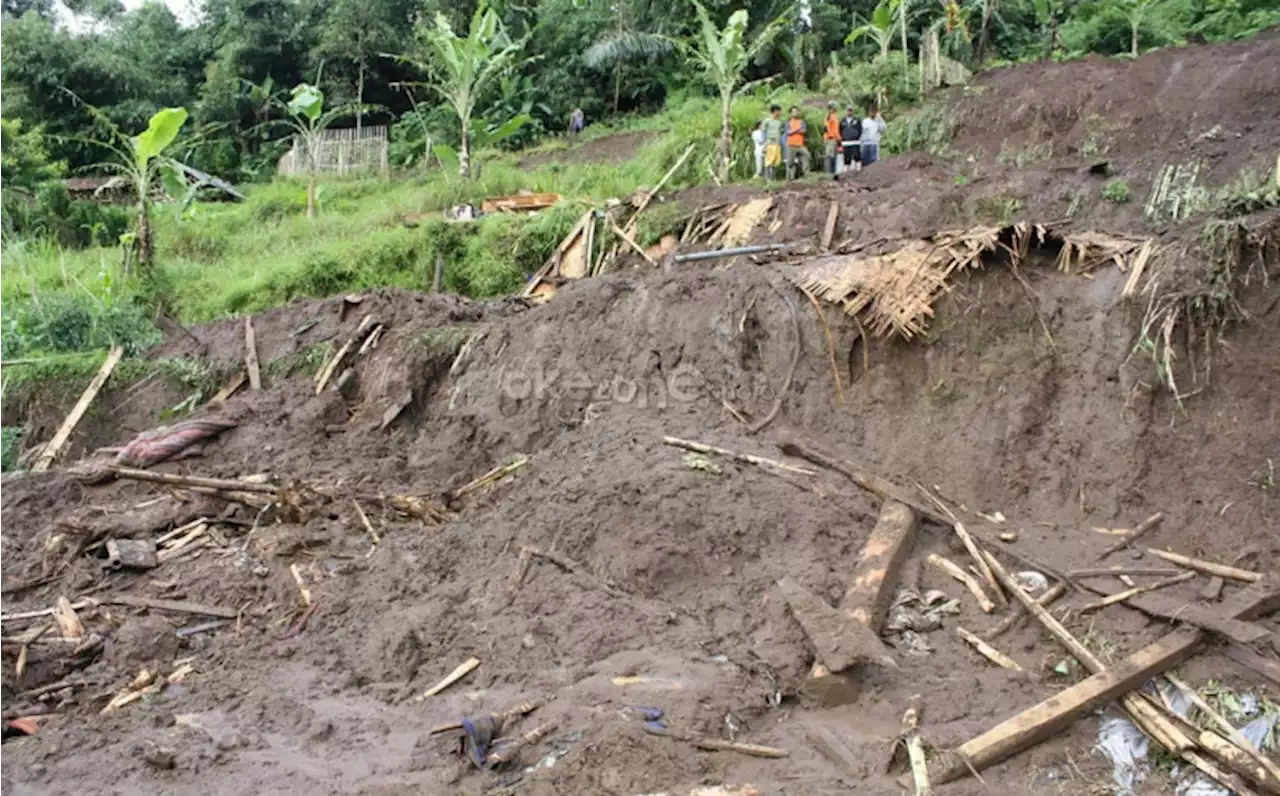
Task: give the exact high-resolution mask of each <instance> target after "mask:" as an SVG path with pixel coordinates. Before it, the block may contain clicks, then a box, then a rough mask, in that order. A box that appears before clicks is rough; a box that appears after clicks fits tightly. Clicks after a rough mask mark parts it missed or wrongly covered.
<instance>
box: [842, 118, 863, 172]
mask: <svg viewBox="0 0 1280 796" xmlns="http://www.w3.org/2000/svg"><path fill="white" fill-rule="evenodd" d="M840 146H841V147H842V148H843V150H844V170H845V171H857V170H858V169H860V168H862V120H861V119H859V118H858V116H857V114H856V113H854V110H853V106H852V105H850V106H849V107H848V108H846V109H845V113H844V118H843V119H841V120H840Z"/></svg>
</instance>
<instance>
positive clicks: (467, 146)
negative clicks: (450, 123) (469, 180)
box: [458, 121, 471, 179]
mask: <svg viewBox="0 0 1280 796" xmlns="http://www.w3.org/2000/svg"><path fill="white" fill-rule="evenodd" d="M468 126H469V121H464V122H463V123H462V147H461V148H460V151H459V152H458V176H459V177H462V178H463V179H466V177H467V175H468V174H470V173H471V136H470V135H469V134H468V133H469V131H468V130H467V127H468Z"/></svg>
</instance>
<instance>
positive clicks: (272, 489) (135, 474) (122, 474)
mask: <svg viewBox="0 0 1280 796" xmlns="http://www.w3.org/2000/svg"><path fill="white" fill-rule="evenodd" d="M107 470H108V471H110V472H111V473H114V474H115V476H116V477H117V478H128V479H130V480H132V481H151V482H152V483H156V484H169V485H170V486H186V487H201V488H204V489H223V490H230V491H235V492H261V493H263V494H268V495H274V494H276V493H278V492H279V491H280V489H279V487H277V486H276V485H275V484H255V483H253V482H252V481H238V480H235V479H230V478H203V477H201V476H196V475H176V474H173V473H154V472H152V471H150V470H136V469H134V468H132V467H117V466H115V465H110V466H108V467H107Z"/></svg>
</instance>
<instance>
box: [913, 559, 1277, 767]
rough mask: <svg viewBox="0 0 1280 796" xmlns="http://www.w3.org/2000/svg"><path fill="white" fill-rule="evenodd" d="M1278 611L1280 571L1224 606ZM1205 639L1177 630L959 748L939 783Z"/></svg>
mask: <svg viewBox="0 0 1280 796" xmlns="http://www.w3.org/2000/svg"><path fill="white" fill-rule="evenodd" d="M1277 609H1280V578H1278V577H1277V576H1276V575H1274V574H1272V575H1268V576H1267V577H1266V578H1264V579H1263V580H1261V581H1259V582H1258V583H1255V584H1253V585H1251V586H1250V587H1249V588H1246V589H1242V590H1241V591H1239V592H1237V593H1236V594H1234V595H1232V596H1231V597H1230V598H1228V599H1227V600H1226V601H1224V603H1223V606H1222V612H1223V615H1225V616H1228V617H1231V618H1233V619H1243V620H1248V619H1252V618H1254V617H1257V616H1260V615H1262V614H1266V613H1270V612H1271V611H1275V610H1277ZM1205 638H1206V635H1205V633H1203V632H1202V631H1200V630H1196V629H1193V628H1189V627H1185V628H1180V629H1178V630H1175V631H1173V632H1172V633H1169V634H1168V635H1166V636H1164V637H1163V638H1161V639H1159V640H1158V641H1156V642H1155V643H1154V644H1151V645H1149V646H1147V647H1144V648H1143V649H1141V650H1138V651H1137V652H1135V653H1133V654H1132V655H1130V656H1129V657H1127V658H1125V659H1124V660H1123V661H1121V662H1120V663H1118V664H1116V665H1115V666H1113V667H1111V668H1110V669H1107V670H1106V671H1102V672H1099V673H1098V674H1095V675H1093V676H1092V677H1089V678H1088V679H1087V680H1082V681H1080V682H1079V683H1076V684H1075V685H1073V686H1071V687H1070V688H1068V689H1066V690H1065V691H1062V692H1060V693H1058V694H1055V695H1054V696H1051V697H1049V698H1048V699H1046V700H1045V701H1043V702H1041V703H1040V704H1038V705H1036V706H1034V707H1032V708H1029V709H1027V710H1024V711H1023V712H1021V713H1019V714H1018V715H1016V716H1013V717H1011V718H1009V719H1006V720H1005V721H1003V722H1001V723H1000V724H998V725H996V726H995V727H992V728H991V729H990V730H987V731H986V732H984V733H982V734H981V735H979V736H978V737H976V738H973V739H972V740H969V741H967V742H965V743H964V744H962V745H961V746H960V747H959V748H957V749H956V750H955V754H954V755H953V756H952V760H951V761H950V764H949V765H947V766H946V767H945V768H943V770H941V771H940V772H939V773H938V774H937V775H936V776H935V778H934V779H935V781H937V782H948V781H950V780H954V779H959V778H960V777H963V776H965V775H967V774H968V773H969V771H970V770H971V769H972V770H973V771H980V770H982V769H984V768H987V767H988V766H992V765H995V764H996V763H999V762H1000V761H1002V760H1004V759H1006V758H1008V757H1010V756H1012V755H1014V754H1017V753H1018V752H1020V751H1022V750H1023V749H1026V748H1027V747H1029V746H1031V745H1032V744H1035V743H1037V742H1039V741H1042V740H1044V739H1046V738H1049V737H1051V736H1053V735H1055V734H1057V733H1058V732H1060V731H1061V730H1062V729H1063V728H1065V727H1066V726H1068V725H1069V724H1071V723H1072V722H1074V721H1075V720H1076V719H1078V718H1080V717H1081V716H1084V715H1087V714H1089V713H1092V712H1093V711H1094V710H1096V709H1097V708H1099V707H1101V706H1102V705H1104V704H1106V703H1107V702H1110V701H1112V700H1114V699H1116V698H1117V697H1120V696H1123V695H1124V694H1127V693H1129V692H1130V691H1133V690H1134V689H1136V688H1138V687H1139V686H1141V685H1142V684H1143V683H1144V682H1146V681H1147V680H1148V679H1150V678H1151V677H1155V676H1156V675H1158V674H1160V673H1161V672H1164V671H1166V670H1168V669H1170V668H1171V667H1173V666H1176V665H1177V664H1179V663H1181V662H1182V661H1184V660H1186V659H1187V658H1188V657H1190V656H1191V654H1192V653H1194V652H1195V651H1196V648H1197V646H1199V644H1200V642H1201V641H1203V640H1204V639H1205Z"/></svg>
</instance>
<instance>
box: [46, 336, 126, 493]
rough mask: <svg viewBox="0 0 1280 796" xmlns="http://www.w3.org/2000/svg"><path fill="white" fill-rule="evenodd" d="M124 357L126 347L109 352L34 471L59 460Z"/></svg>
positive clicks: (115, 348)
mask: <svg viewBox="0 0 1280 796" xmlns="http://www.w3.org/2000/svg"><path fill="white" fill-rule="evenodd" d="M123 356H124V347H123V346H116V347H114V348H112V349H111V350H110V351H109V352H107V358H106V360H105V361H104V362H103V363H102V367H100V368H98V373H97V375H96V376H94V377H93V381H91V382H89V386H88V387H86V388H85V389H84V393H83V394H82V395H81V396H80V400H79V401H76V405H75V406H74V407H72V408H71V414H69V415H67V417H66V419H65V420H63V421H62V425H61V426H59V427H58V431H57V433H55V434H54V435H53V439H52V440H50V441H49V443H48V444H47V445H45V447H44V451H43V452H42V453H41V454H40V458H38V459H36V463H35V465H34V466H33V467H32V468H31V469H32V470H48V469H49V465H51V464H53V460H54V459H56V458H58V454H60V453H62V449H63V448H64V447H66V444H67V440H69V439H70V438H71V432H73V431H75V430H76V424H78V423H79V422H80V418H82V417H84V413H85V412H87V411H89V405H90V404H92V403H93V399H94V398H96V397H98V392H99V391H101V390H102V385H104V384H106V383H107V379H108V378H110V377H111V372H112V371H113V370H115V369H116V365H117V364H119V362H120V358H121V357H123Z"/></svg>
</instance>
